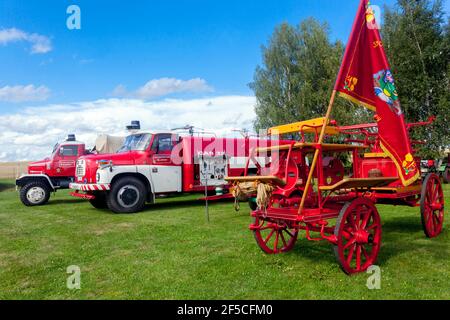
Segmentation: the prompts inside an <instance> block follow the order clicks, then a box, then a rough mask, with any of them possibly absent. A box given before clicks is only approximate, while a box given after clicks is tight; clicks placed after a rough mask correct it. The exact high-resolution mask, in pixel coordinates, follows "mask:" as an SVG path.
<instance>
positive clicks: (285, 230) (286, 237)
mask: <svg viewBox="0 0 450 320" xmlns="http://www.w3.org/2000/svg"><path fill="white" fill-rule="evenodd" d="M250 229H252V230H253V233H254V236H255V239H256V243H257V244H258V245H259V247H260V248H261V249H262V250H263V251H264V252H265V253H268V254H277V253H282V252H288V251H290V250H292V249H293V248H294V246H295V242H296V241H297V237H298V230H297V229H295V228H290V227H289V226H288V225H287V224H286V223H281V222H278V223H275V222H270V221H266V220H263V219H260V218H258V217H256V218H255V222H254V224H252V225H251V226H250Z"/></svg>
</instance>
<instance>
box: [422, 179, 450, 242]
mask: <svg viewBox="0 0 450 320" xmlns="http://www.w3.org/2000/svg"><path fill="white" fill-rule="evenodd" d="M420 213H421V217H422V226H423V231H424V232H425V235H426V236H427V237H428V238H435V237H437V236H438V235H439V234H440V233H441V232H442V225H443V223H444V193H443V192H442V185H441V181H440V179H439V177H438V176H437V175H436V174H434V173H432V174H429V175H427V177H426V178H425V181H424V182H423V185H422V194H421V199H420Z"/></svg>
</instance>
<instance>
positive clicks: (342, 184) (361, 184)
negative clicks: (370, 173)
mask: <svg viewBox="0 0 450 320" xmlns="http://www.w3.org/2000/svg"><path fill="white" fill-rule="evenodd" d="M397 180H398V177H380V178H347V179H343V180H341V181H339V182H338V183H336V184H334V185H331V186H321V187H319V189H320V190H321V191H335V190H342V189H370V188H374V187H383V186H387V185H389V184H391V183H392V182H394V181H397Z"/></svg>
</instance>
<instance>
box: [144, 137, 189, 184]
mask: <svg viewBox="0 0 450 320" xmlns="http://www.w3.org/2000/svg"><path fill="white" fill-rule="evenodd" d="M177 142H178V141H177V135H174V134H170V133H160V134H156V135H155V138H154V139H153V143H152V146H151V153H152V165H151V166H150V170H151V173H150V174H151V177H152V181H153V188H154V189H155V190H154V192H155V193H164V192H181V189H182V187H181V166H180V165H178V164H174V163H173V161H172V157H171V156H172V150H173V148H174V147H175V145H176V144H177Z"/></svg>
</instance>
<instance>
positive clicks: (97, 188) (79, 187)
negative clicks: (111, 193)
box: [69, 183, 111, 191]
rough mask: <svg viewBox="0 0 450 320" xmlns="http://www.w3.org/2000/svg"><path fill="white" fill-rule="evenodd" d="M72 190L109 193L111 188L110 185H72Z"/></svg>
mask: <svg viewBox="0 0 450 320" xmlns="http://www.w3.org/2000/svg"><path fill="white" fill-rule="evenodd" d="M69 187H70V189H73V190H78V191H108V190H110V188H111V184H109V183H91V184H87V183H71V184H70V185H69Z"/></svg>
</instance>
